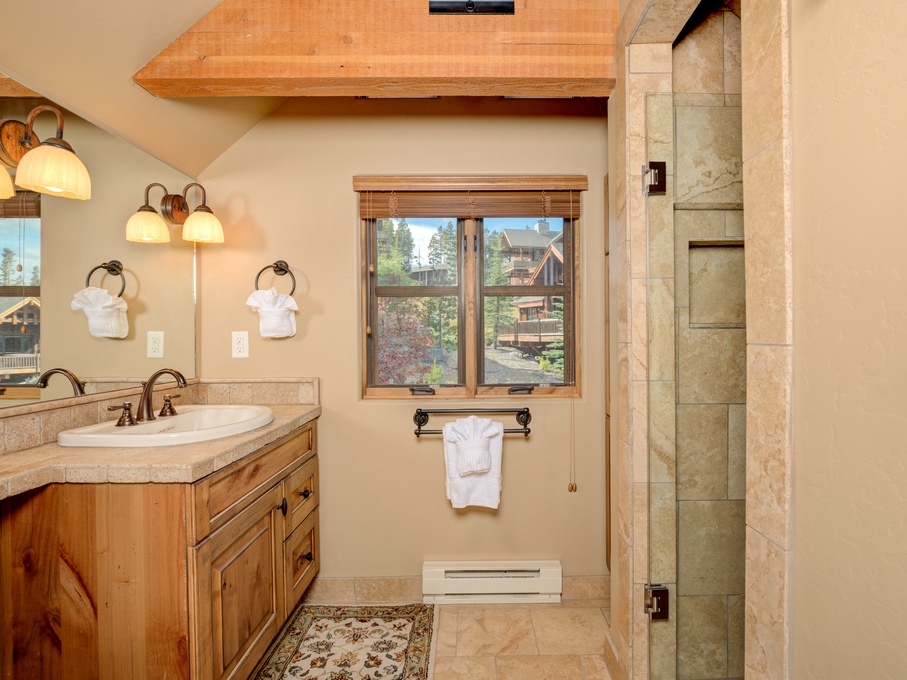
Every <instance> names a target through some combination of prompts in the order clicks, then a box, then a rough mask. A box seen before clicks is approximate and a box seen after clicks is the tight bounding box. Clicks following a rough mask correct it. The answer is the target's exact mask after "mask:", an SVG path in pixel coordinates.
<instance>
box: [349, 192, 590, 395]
mask: <svg viewBox="0 0 907 680" xmlns="http://www.w3.org/2000/svg"><path fill="white" fill-rule="evenodd" d="M353 184H354V188H355V189H356V190H357V191H358V192H359V194H360V215H361V223H362V256H363V257H362V259H363V266H362V272H363V274H362V276H363V281H362V299H363V312H362V324H363V336H364V340H363V359H362V364H363V394H364V396H367V397H410V396H418V397H425V396H432V395H434V396H438V397H457V398H462V397H475V396H478V397H483V396H487V397H494V396H506V395H512V394H518V395H521V396H526V395H533V396H576V395H578V393H579V380H578V370H577V354H578V349H577V346H576V345H577V343H576V338H577V335H578V334H577V326H578V320H577V318H576V310H577V308H578V305H577V300H576V278H577V273H578V272H577V267H578V265H577V263H578V261H579V259H578V247H577V242H578V228H577V227H578V224H579V215H580V200H579V198H580V191H583V190H585V189H586V188H587V186H588V182H587V179H586V177H584V176H570V177H563V176H558V177H534V176H533V177H463V178H460V177H424V178H414V177H356V178H354V181H353Z"/></svg>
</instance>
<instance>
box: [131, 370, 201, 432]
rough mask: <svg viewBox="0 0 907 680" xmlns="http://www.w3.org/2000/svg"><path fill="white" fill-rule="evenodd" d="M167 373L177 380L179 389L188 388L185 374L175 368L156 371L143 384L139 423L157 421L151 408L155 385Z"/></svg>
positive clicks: (137, 418) (138, 415) (137, 417)
mask: <svg viewBox="0 0 907 680" xmlns="http://www.w3.org/2000/svg"><path fill="white" fill-rule="evenodd" d="M165 373H169V374H170V375H172V376H173V377H174V378H176V384H177V386H178V387H188V383H187V382H186V378H185V377H183V374H182V373H180V372H179V371H177V370H176V369H173V368H162V369H161V370H159V371H155V372H154V373H152V374H151V377H150V378H148V380H147V381H146V382H143V383H142V396H141V397H140V398H139V405H138V407H137V408H136V411H137V413H136V416H135V419H136V420H137V421H139V422H143V421H146V420H156V418H155V417H154V410H153V409H152V407H151V401H152V399H153V397H154V383H156V382H157V379H158V378H160V377H161V376H162V375H164V374H165Z"/></svg>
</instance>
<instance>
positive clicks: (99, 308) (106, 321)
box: [72, 286, 129, 338]
mask: <svg viewBox="0 0 907 680" xmlns="http://www.w3.org/2000/svg"><path fill="white" fill-rule="evenodd" d="M72 308H73V309H74V310H79V309H81V310H82V311H83V312H85V316H86V317H88V332H89V333H91V334H92V335H93V336H94V337H96V338H125V337H126V336H127V335H129V320H128V319H127V318H126V310H127V308H128V305H127V304H126V301H125V300H124V299H123V298H121V297H119V296H115V295H111V294H110V293H108V292H107V291H106V290H104V289H103V288H95V287H94V286H89V287H88V288H83V289H82V290H80V291H79V292H78V293H76V294H75V295H74V296H73V298H72Z"/></svg>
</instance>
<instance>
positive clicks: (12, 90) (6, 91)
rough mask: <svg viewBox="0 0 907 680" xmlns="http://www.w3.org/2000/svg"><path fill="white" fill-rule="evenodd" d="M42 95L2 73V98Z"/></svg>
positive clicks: (0, 74) (0, 92)
mask: <svg viewBox="0 0 907 680" xmlns="http://www.w3.org/2000/svg"><path fill="white" fill-rule="evenodd" d="M40 96H41V95H40V94H38V93H37V92H35V91H34V90H31V89H29V88H27V87H25V85H23V84H22V83H20V82H18V81H16V80H13V79H12V78H10V77H9V76H5V75H3V74H2V73H0V97H35V98H37V97H40Z"/></svg>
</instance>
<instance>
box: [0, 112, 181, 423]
mask: <svg viewBox="0 0 907 680" xmlns="http://www.w3.org/2000/svg"><path fill="white" fill-rule="evenodd" d="M36 103H37V102H35V101H31V100H18V101H16V100H11V101H8V102H5V103H4V104H3V105H2V109H0V110H2V114H3V116H4V117H6V118H15V119H18V120H21V121H25V119H26V116H27V114H28V111H29V110H31V108H32V107H33V106H34V105H35V104H36ZM35 129H36V131H37V133H38V136H39V137H40V138H41V139H42V140H43V139H46V138H47V137H51V136H53V134H54V131H55V121H54V117H53V115H51V114H49V113H42V114H40V115H39V116H38V117H37V119H36V121H35ZM63 132H64V135H63V137H64V139H66V140H67V141H69V142H70V144H72V146H73V149H74V150H75V151H76V153H77V154H78V155H79V157H80V158H81V159H82V160H83V162H84V163H85V165H86V167H87V168H88V170H89V173H90V175H91V180H92V197H91V199H90V200H87V201H72V200H65V199H60V198H53V197H45V198H43V199H42V208H41V209H42V216H41V232H42V248H41V274H42V283H41V367H42V369H43V370H46V369H48V368H52V367H55V366H59V367H64V368H68V369H69V370H71V371H73V372H75V373H76V375H78V376H79V377H80V378H81V379H83V380H84V379H86V378H111V377H112V378H124V377H133V378H136V377H139V378H143V377H147V376H148V375H150V374H151V373H152V372H153V371H155V370H157V369H158V368H162V367H164V366H172V367H174V368H177V369H179V370H181V371H184V372H185V374H186V375H187V376H194V375H195V347H194V323H195V302H194V286H193V277H194V271H193V249H192V244H191V243H188V242H184V241H183V240H182V239H181V238H180V231H179V229H178V228H176V227H173V228H172V229H171V238H172V241H171V242H170V243H169V244H166V245H147V244H139V243H128V242H127V241H126V221H127V220H128V219H129V217H130V216H131V215H132V214H133V213H134V212H135V211H136V209H138V207H139V206H141V205H142V203H143V199H144V191H145V187H146V186H147V185H148V184H149V183H150V182H161V183H162V184H164V185H166V186H167V188H168V189H169V190H170V191H173V192H181V191H182V189H183V187H184V186H185V185H186V184H187V183H188V182H190V181H191V179H190V178H188V177H187V176H186V175H184V174H182V173H181V172H178V171H176V170H174V169H172V168H170V167H169V166H167V165H165V164H164V163H162V162H160V161H159V160H157V159H155V158H153V157H151V156H149V155H148V154H147V153H145V152H144V151H141V150H139V149H137V148H135V147H134V146H132V145H131V144H129V143H128V142H124V141H123V140H121V139H119V138H117V137H114V136H113V135H111V134H110V133H108V132H105V131H103V130H101V129H99V128H97V127H95V126H94V125H92V124H90V123H88V122H86V121H84V120H82V119H81V118H78V117H77V116H74V115H72V114H69V113H68V112H67V113H66V114H65V118H64V130H63ZM161 195H162V192H161V191H160V189H154V190H153V192H152V194H151V202H152V205H154V206H155V207H157V206H158V204H159V203H160V198H161ZM114 259H115V260H119V261H121V262H122V263H123V267H124V268H125V270H126V290H125V292H124V293H123V297H124V299H125V300H126V301H127V303H128V305H129V310H128V311H127V317H128V319H129V335H128V336H127V337H126V338H123V339H112V338H95V337H92V336H91V335H90V334H89V332H88V323H87V320H86V317H85V314H84V313H83V312H81V311H78V312H77V311H73V310H72V308H71V307H70V303H71V302H72V296H73V294H74V293H75V292H76V291H78V290H80V289H81V288H83V287H84V286H85V278H86V276H87V275H88V272H89V271H91V269H92V268H93V267H95V266H96V265H99V264H101V263H102V262H108V261H109V260H114ZM102 274H103V271H102V270H98V271H97V272H95V273H94V274H93V275H92V277H91V285H93V286H98V287H101V288H105V289H106V290H108V291H111V292H112V293H114V294H115V293H118V292H119V289H120V285H121V282H120V279H119V278H118V277H111V276H106V275H105V276H102ZM149 330H155V331H164V333H165V335H164V358H163V359H148V358H146V350H147V345H146V342H147V339H146V336H147V331H149ZM65 396H72V390H71V388H70V385H69V383H68V382H67V381H66V380H65V379H62V378H60V377H56V378H53V379H52V380H51V381H50V382H49V385H48V387H47V389H46V390H44V391H43V392H42V399H47V398H57V397H65ZM16 403H20V402H12V401H2V402H0V405H2V406H10V405H14V404H16Z"/></svg>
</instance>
